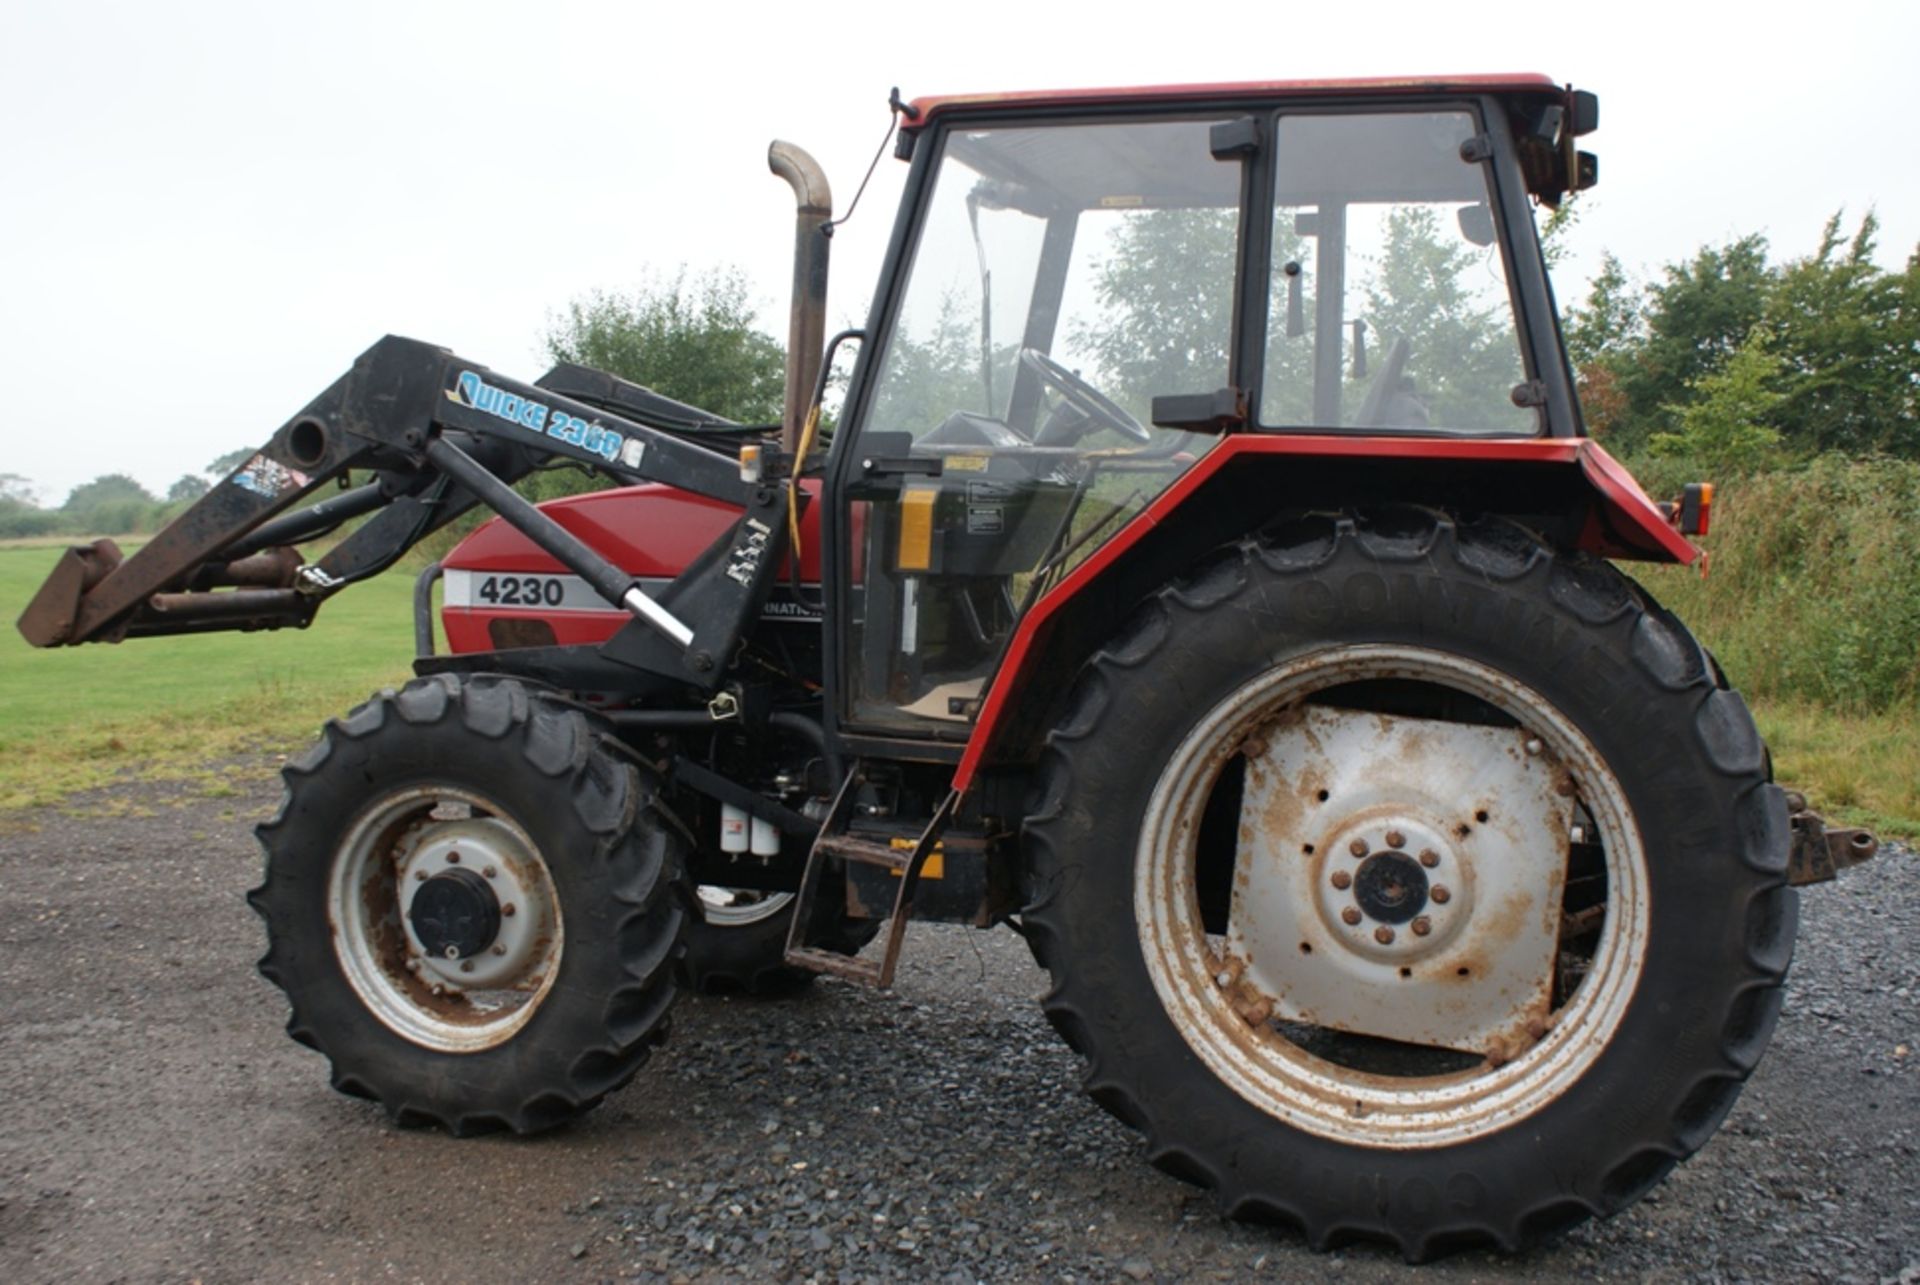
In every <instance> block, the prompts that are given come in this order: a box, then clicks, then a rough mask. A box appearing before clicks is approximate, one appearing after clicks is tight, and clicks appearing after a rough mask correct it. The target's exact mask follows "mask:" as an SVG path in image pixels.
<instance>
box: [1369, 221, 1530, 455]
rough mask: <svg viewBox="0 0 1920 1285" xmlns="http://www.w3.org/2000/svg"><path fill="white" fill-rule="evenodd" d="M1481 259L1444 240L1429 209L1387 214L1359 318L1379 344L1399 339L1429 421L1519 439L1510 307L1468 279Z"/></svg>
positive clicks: (1516, 354)
mask: <svg viewBox="0 0 1920 1285" xmlns="http://www.w3.org/2000/svg"><path fill="white" fill-rule="evenodd" d="M1481 253H1482V252H1480V251H1479V250H1477V249H1476V248H1475V247H1473V246H1472V245H1471V244H1470V243H1468V242H1466V241H1463V240H1462V239H1460V238H1459V237H1457V236H1450V235H1446V234H1444V233H1443V230H1442V228H1441V223H1440V214H1439V212H1438V210H1436V208H1435V207H1433V206H1430V205H1399V206H1394V207H1392V208H1391V209H1390V210H1389V211H1388V213H1387V218H1386V243H1385V247H1384V248H1383V250H1382V252H1381V255H1380V260H1379V263H1378V265H1377V267H1376V271H1375V273H1374V275H1373V277H1372V279H1371V281H1370V282H1369V283H1368V285H1367V287H1366V300H1367V320H1368V321H1369V323H1370V324H1371V327H1372V329H1373V331H1374V333H1375V334H1376V335H1378V336H1379V342H1380V343H1381V344H1382V345H1383V346H1384V345H1390V344H1392V343H1394V342H1395V341H1396V340H1399V339H1404V340H1406V343H1407V347H1408V353H1409V359H1408V360H1409V365H1408V370H1409V372H1414V373H1417V379H1416V384H1417V388H1418V394H1417V396H1418V399H1419V401H1420V402H1421V403H1422V404H1424V406H1425V407H1426V409H1427V413H1428V417H1429V419H1430V421H1431V422H1432V423H1433V424H1435V425H1444V426H1447V427H1452V428H1510V429H1513V430H1514V431H1518V432H1526V431H1528V429H1529V428H1530V426H1531V414H1530V412H1527V411H1524V410H1521V409H1519V408H1518V407H1516V406H1514V404H1513V402H1512V400H1511V399H1510V394H1511V392H1512V389H1513V386H1514V385H1515V384H1518V383H1519V382H1521V380H1522V379H1524V378H1525V368H1524V367H1523V366H1522V365H1521V361H1520V348H1519V340H1518V337H1517V334H1516V332H1515V330H1514V324H1513V318H1512V314H1511V312H1510V311H1509V309H1510V307H1511V305H1510V304H1509V303H1508V300H1507V295H1506V292H1505V291H1504V290H1502V291H1499V292H1498V293H1495V292H1491V291H1487V290H1485V289H1476V288H1474V284H1473V283H1474V281H1475V280H1476V278H1474V277H1472V276H1470V275H1469V274H1470V273H1471V272H1472V271H1473V270H1474V269H1475V268H1476V267H1477V266H1478V265H1479V263H1480V261H1481ZM1383 359H1384V356H1383ZM1371 377H1372V376H1369V378H1371Z"/></svg>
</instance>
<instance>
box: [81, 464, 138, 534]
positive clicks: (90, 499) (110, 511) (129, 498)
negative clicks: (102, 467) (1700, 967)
mask: <svg viewBox="0 0 1920 1285" xmlns="http://www.w3.org/2000/svg"><path fill="white" fill-rule="evenodd" d="M157 506H158V501H156V500H155V499H154V498H153V496H152V494H151V493H149V492H148V490H147V488H146V487H144V486H141V485H140V483H138V482H136V481H134V480H133V479H132V478H130V477H128V476H127V475H126V474H125V473H108V474H106V475H104V476H102V477H96V478H94V479H93V481H91V482H83V483H81V484H80V485H79V486H76V487H74V488H73V490H72V492H70V493H69V494H68V496H67V502H66V503H65V504H63V505H61V506H60V511H61V513H63V514H64V515H65V516H66V518H67V521H68V525H70V526H71V527H72V528H73V529H74V530H76V531H94V532H98V533H99V534H101V535H124V534H126V533H127V532H129V531H134V530H138V529H140V528H141V527H143V526H145V525H146V524H147V523H148V522H149V521H150V520H151V519H152V517H153V515H154V511H155V509H156V508H157Z"/></svg>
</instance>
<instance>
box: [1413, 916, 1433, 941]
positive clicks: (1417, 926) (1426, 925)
mask: <svg viewBox="0 0 1920 1285" xmlns="http://www.w3.org/2000/svg"><path fill="white" fill-rule="evenodd" d="M1409 927H1411V928H1412V929H1413V935H1414V936H1415V937H1425V936H1426V935H1427V934H1428V933H1430V932H1432V931H1433V921H1432V920H1431V919H1428V918H1427V917H1426V916H1425V915H1422V916H1420V917H1419V918H1418V919H1416V920H1414V921H1413V923H1412V924H1411V925H1409Z"/></svg>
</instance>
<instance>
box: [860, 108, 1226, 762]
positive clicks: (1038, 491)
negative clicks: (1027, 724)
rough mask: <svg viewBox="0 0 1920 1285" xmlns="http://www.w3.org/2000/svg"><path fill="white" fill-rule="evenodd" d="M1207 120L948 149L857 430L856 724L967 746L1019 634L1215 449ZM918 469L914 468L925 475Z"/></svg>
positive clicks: (1215, 283) (1219, 213)
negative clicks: (898, 463) (1184, 416)
mask: <svg viewBox="0 0 1920 1285" xmlns="http://www.w3.org/2000/svg"><path fill="white" fill-rule="evenodd" d="M1213 123H1214V122H1212V121H1210V120H1185V121H1168V120H1155V121H1150V122H1142V121H1106V122H1101V123H1097V124H1085V123H1083V124H1067V125H1051V126H1038V127H1021V128H1007V129H989V130H965V131H956V132H954V133H952V134H950V135H947V136H946V139H945V144H944V151H943V153H942V155H941V156H940V158H939V164H938V169H937V171H936V173H935V175H934V178H933V185H932V190H931V193H930V195H929V197H928V200H927V202H926V206H925V210H924V213H923V215H922V218H921V223H920V227H919V229H918V235H917V240H916V244H915V247H914V251H913V255H912V260H911V265H910V268H909V270H908V276H907V280H906V282H905V285H904V288H903V291H902V295H901V301H900V304H899V306H898V310H897V312H896V313H895V316H894V319H893V324H892V327H891V330H890V332H889V333H888V334H887V336H886V337H885V340H884V351H883V353H882V355H881V357H880V362H881V364H880V368H879V375H878V386H877V388H876V389H875V392H874V395H873V397H872V398H871V400H870V402H869V405H868V409H867V412H866V413H865V415H864V416H863V419H862V422H861V424H860V426H859V433H860V442H861V446H860V449H859V457H860V458H861V459H863V460H873V461H883V460H889V459H902V458H903V457H904V460H905V464H906V465H907V467H898V468H896V469H895V470H894V471H893V472H890V471H889V468H888V467H887V466H884V465H881V464H878V463H876V464H875V465H874V466H873V467H871V468H865V469H863V471H862V472H863V476H861V477H860V478H858V479H856V480H855V481H854V482H853V483H852V484H851V485H850V486H849V487H848V489H847V491H846V495H847V497H848V500H849V501H850V503H851V506H852V510H853V511H852V513H851V514H850V521H849V523H848V526H847V529H848V530H857V531H858V532H860V535H859V536H858V540H859V550H858V553H857V556H856V557H855V559H854V560H853V565H854V566H855V567H857V568H858V570H857V571H856V572H855V573H854V583H855V584H856V585H857V586H858V588H859V592H858V593H857V594H856V595H855V602H854V607H853V613H852V620H851V623H850V626H849V647H848V652H849V656H848V663H849V664H850V665H851V666H852V668H853V673H852V674H851V675H850V680H849V682H848V685H847V688H846V690H847V692H848V693H849V696H848V700H847V703H846V705H845V706H844V708H843V713H844V714H845V716H846V717H847V718H848V720H849V721H850V722H852V723H854V724H856V725H879V726H884V727H887V728H891V729H907V728H910V729H912V730H915V731H919V732H923V733H928V734H931V735H934V736H954V737H964V735H965V734H966V730H967V725H968V724H969V723H970V722H971V721H972V718H973V714H974V712H975V711H976V710H977V708H978V705H979V697H980V695H981V692H982V689H983V687H984V684H985V682H986V680H987V678H988V677H990V676H991V673H992V670H993V666H994V665H995V664H996V663H997V662H998V659H999V656H1000V652H1001V650H1002V648H1003V647H1004V644H1005V642H1006V639H1007V638H1008V636H1009V635H1010V634H1011V632H1012V628H1013V626H1014V624H1015V623H1016V622H1017V621H1018V620H1019V618H1020V616H1021V615H1022V614H1024V612H1025V611H1026V609H1027V608H1028V607H1029V606H1031V604H1032V603H1033V602H1034V601H1037V599H1038V598H1039V597H1040V596H1041V595H1043V594H1044V593H1045V592H1046V591H1047V590H1048V588H1049V587H1050V586H1051V585H1053V584H1056V583H1058V581H1059V579H1060V577H1061V576H1063V575H1064V574H1065V573H1066V572H1067V571H1069V570H1071V569H1072V567H1073V566H1075V565H1077V564H1078V563H1079V561H1081V560H1082V559H1084V558H1086V557H1087V556H1088V555H1089V554H1091V553H1092V552H1093V551H1094V550H1095V549H1097V548H1099V546H1100V543H1101V542H1102V541H1103V540H1105V539H1107V538H1108V537H1110V536H1111V535H1112V534H1113V533H1114V532H1116V531H1118V530H1119V529H1120V528H1121V527H1123V526H1125V525H1126V522H1127V521H1128V520H1129V519H1130V518H1132V517H1133V516H1134V515H1135V514H1137V513H1138V512H1139V511H1140V510H1141V509H1142V508H1144V507H1145V506H1146V504H1147V503H1148V502H1150V501H1151V500H1152V499H1153V498H1154V497H1155V496H1157V495H1159V494H1160V493H1161V492H1162V491H1163V490H1165V489H1166V487H1167V486H1169V485H1170V484H1171V483H1172V482H1173V481H1174V479H1175V478H1177V477H1178V476H1179V475H1180V474H1181V473H1182V472H1184V471H1185V470H1186V469H1188V468H1190V467H1192V465H1193V463H1194V462H1195V461H1196V460H1197V459H1198V458H1200V456H1202V455H1203V454H1205V452H1206V451H1207V450H1208V449H1210V448H1211V447H1212V446H1214V445H1215V444H1217V442H1218V440H1219V439H1218V438H1217V437H1211V436H1200V435H1196V434H1191V433H1185V432H1179V431H1175V430H1169V429H1162V428H1158V427H1156V426H1155V425H1154V424H1153V414H1152V406H1153V399H1154V398H1155V397H1157V396H1164V395H1169V394H1205V393H1211V392H1214V391H1216V390H1218V389H1220V388H1223V387H1225V386H1227V384H1228V377H1229V370H1228V353H1229V350H1230V346H1231V337H1232V331H1233V327H1232V305H1233V295H1234V291H1233V283H1234V270H1235V263H1236V260H1237V253H1238V246H1239V220H1240V214H1239V203H1240V191H1241V166H1240V163H1239V161H1238V159H1237V158H1235V159H1234V160H1230V161H1221V160H1216V159H1215V158H1214V156H1213V155H1212V153H1211V151H1210V149H1209V145H1208V144H1209V130H1210V128H1211V126H1212V124H1213ZM922 461H924V462H922Z"/></svg>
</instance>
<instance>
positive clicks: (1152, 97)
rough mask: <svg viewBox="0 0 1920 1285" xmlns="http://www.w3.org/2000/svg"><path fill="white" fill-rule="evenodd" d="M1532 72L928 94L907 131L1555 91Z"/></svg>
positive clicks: (914, 108)
mask: <svg viewBox="0 0 1920 1285" xmlns="http://www.w3.org/2000/svg"><path fill="white" fill-rule="evenodd" d="M1561 92H1563V90H1562V88H1561V86H1560V85H1558V84H1556V83H1555V82H1554V81H1553V80H1552V79H1551V78H1549V77H1546V76H1542V75H1540V74H1539V73H1537V72H1500V73H1489V74H1482V75H1477V76H1373V77H1361V78H1358V79H1348V80H1248V81H1238V82H1235V83H1231V84H1224V85H1133V86H1125V87H1115V88H1107V89H1027V90H1020V91H1017V92H1013V93H999V94H933V95H929V96H927V97H924V98H916V99H914V100H913V101H912V103H910V104H909V111H908V117H909V120H910V122H911V123H910V124H907V125H906V126H905V127H906V128H908V129H921V128H924V127H925V126H926V125H928V124H930V123H932V121H933V120H934V119H935V118H936V117H939V116H942V115H945V114H947V113H949V112H957V111H967V112H972V111H992V110H994V109H997V108H1009V107H1080V106H1084V107H1118V106H1141V107H1154V106H1161V105H1166V104H1171V103H1182V102H1220V101H1230V100H1233V99H1241V98H1244V99H1271V98H1314V97H1341V96H1347V95H1355V94H1559V93H1561Z"/></svg>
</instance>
